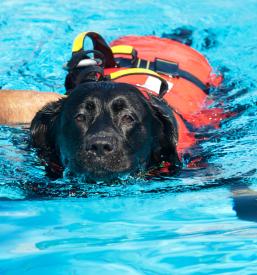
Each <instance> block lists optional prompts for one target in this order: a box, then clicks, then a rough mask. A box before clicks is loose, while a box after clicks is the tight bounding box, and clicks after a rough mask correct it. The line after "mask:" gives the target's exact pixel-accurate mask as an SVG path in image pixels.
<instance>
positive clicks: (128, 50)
mask: <svg viewBox="0 0 257 275" xmlns="http://www.w3.org/2000/svg"><path fill="white" fill-rule="evenodd" d="M111 49H112V53H113V54H129V55H132V54H133V50H134V48H133V47H132V46H128V45H117V46H113V47H111Z"/></svg>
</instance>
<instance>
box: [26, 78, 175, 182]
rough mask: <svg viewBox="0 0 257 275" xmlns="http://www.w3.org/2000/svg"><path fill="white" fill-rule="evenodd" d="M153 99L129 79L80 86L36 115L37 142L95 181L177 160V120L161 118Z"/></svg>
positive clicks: (34, 124) (34, 138)
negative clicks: (151, 100) (132, 84)
mask: <svg viewBox="0 0 257 275" xmlns="http://www.w3.org/2000/svg"><path fill="white" fill-rule="evenodd" d="M157 101H158V100H157V99H155V103H156V102H157ZM155 103H152V104H151V103H150V100H147V99H146V98H145V97H144V96H143V95H142V94H141V92H140V91H139V90H137V89H136V88H135V87H134V86H131V85H128V84H123V83H113V82H98V83H87V84H83V85H80V86H78V87H77V88H76V89H75V90H74V91H73V92H72V94H71V95H70V96H69V97H67V98H66V99H64V100H61V101H60V102H57V103H53V104H50V105H48V106H46V107H45V108H44V109H42V110H41V111H40V112H39V113H38V114H37V115H36V117H35V118H34V120H33V122H32V127H31V129H32V137H33V140H34V144H35V145H36V146H37V147H40V148H43V147H44V146H45V147H47V148H48V151H55V152H56V154H57V155H58V156H59V158H60V161H61V163H62V165H63V166H65V167H69V169H70V170H71V171H73V172H75V173H77V174H84V175H86V176H87V177H89V178H91V179H94V180H102V179H106V178H110V177H111V178H113V177H119V176H122V175H124V174H134V173H137V172H138V171H140V170H144V169H147V168H148V167H150V166H152V165H156V164H158V163H160V162H161V161H162V160H166V161H167V158H168V160H169V161H172V162H173V163H174V162H177V161H178V158H177V153H176V139H177V134H176V125H175V122H174V119H173V117H172V118H171V117H170V118H167V117H166V118H164V117H162V116H163V114H162V112H161V108H160V106H158V108H156V107H157V105H156V104H155ZM154 106H155V107H154ZM166 116H167V114H166ZM42 129H43V131H42ZM165 135H168V136H165Z"/></svg>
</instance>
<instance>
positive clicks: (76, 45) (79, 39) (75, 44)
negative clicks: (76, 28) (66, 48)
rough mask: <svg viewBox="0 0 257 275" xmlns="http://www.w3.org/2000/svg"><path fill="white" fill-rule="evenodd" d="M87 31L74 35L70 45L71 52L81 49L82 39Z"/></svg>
mask: <svg viewBox="0 0 257 275" xmlns="http://www.w3.org/2000/svg"><path fill="white" fill-rule="evenodd" d="M88 33H89V32H82V33H80V34H78V35H77V36H76V38H75V39H74V41H73V45H72V52H73V53H74V52H78V51H80V50H82V49H83V46H84V39H85V37H86V36H87V34H88Z"/></svg>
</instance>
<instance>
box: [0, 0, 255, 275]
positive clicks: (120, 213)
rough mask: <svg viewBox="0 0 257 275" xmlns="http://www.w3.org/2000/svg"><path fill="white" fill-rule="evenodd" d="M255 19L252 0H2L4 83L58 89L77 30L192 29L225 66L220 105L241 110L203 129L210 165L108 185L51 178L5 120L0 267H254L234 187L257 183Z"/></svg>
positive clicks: (26, 270)
mask: <svg viewBox="0 0 257 275" xmlns="http://www.w3.org/2000/svg"><path fill="white" fill-rule="evenodd" d="M132 3H133V4H132ZM256 25H257V2H256V0H252V1H251V0H246V1H238V0H234V1H232V0H228V1H223V0H216V1H210V0H209V1H204V0H201V1H200V0H199V1H196V0H194V1H190V0H187V1H182V0H174V1H162V0H159V1H150V0H144V1H133V2H130V1H127V2H125V1H120V0H117V1H114V2H111V1H105V2H104V1H102V2H101V1H100V2H97V1H89V0H88V1H64V0H62V1H61V0H57V1H50V0H48V1H47V0H44V1H41V2H40V1H31V0H2V1H1V5H0V32H1V37H0V86H1V88H2V89H35V90H40V91H56V92H59V93H63V92H64V88H63V82H64V77H65V72H64V71H63V70H62V69H61V67H62V64H63V63H64V62H65V61H67V59H68V58H69V57H70V48H71V44H72V40H73V39H74V37H75V36H76V35H77V34H78V33H79V32H82V31H85V30H94V31H97V32H100V33H101V34H102V35H103V36H104V37H105V38H106V39H107V40H108V41H109V42H110V41H111V40H113V39H115V38H118V37H119V36H122V35H125V34H140V35H146V34H155V35H158V36H162V35H163V34H169V33H172V31H173V30H174V29H176V28H178V27H187V28H188V29H191V30H192V31H193V34H192V41H193V44H192V46H193V47H194V48H196V49H197V50H199V51H201V52H202V53H203V54H205V56H207V58H208V59H209V60H210V63H211V64H212V65H213V67H214V68H215V70H222V71H224V74H225V84H224V89H223V90H222V91H214V92H213V93H212V94H211V96H212V97H214V98H215V101H216V105H220V104H222V105H223V107H224V108H225V109H227V110H232V111H233V110H234V111H237V112H239V111H240V112H239V114H238V115H237V116H236V117H234V118H233V119H230V120H228V121H226V122H224V123H223V125H222V128H221V129H219V130H215V131H212V132H209V133H208V134H209V136H210V139H209V140H206V141H205V142H203V143H202V150H201V155H202V156H205V157H207V158H208V165H207V167H206V168H202V169H184V170H183V171H182V173H181V175H179V176H177V177H173V178H171V179H166V180H165V181H164V180H152V181H144V180H130V181H128V182H123V183H120V184H115V183H110V184H109V185H107V184H105V185H103V184H88V185H85V184H84V185H82V186H81V185H80V186H76V184H77V183H76V182H74V181H72V180H70V179H60V180H58V181H56V182H51V181H50V180H49V179H46V178H45V173H44V167H43V166H42V165H41V163H40V161H39V159H38V158H37V156H36V154H35V152H34V151H33V149H30V148H28V139H29V134H28V131H27V130H26V129H24V128H23V127H22V126H19V127H18V126H17V127H8V126H0V197H1V200H0V248H1V249H0V274H38V275H39V274H49V275H50V274H231V273H233V274H240V275H241V274H256V273H257V254H256V248H257V240H256V235H257V223H255V222H251V221H247V220H246V219H245V220H243V219H239V218H238V217H237V215H236V212H235V211H234V210H233V199H232V193H231V190H230V189H231V186H236V185H241V184H245V185H249V187H250V188H251V190H252V192H254V190H256V191H257V172H256V163H257V154H256V153H257V150H256V148H257V141H256V140H257V122H256V115H257V108H256V103H257V87H256V80H257V77H256V69H257V32H256ZM225 87H230V89H225ZM35 186H36V187H37V189H38V192H36V194H37V195H35V192H34V193H33V192H32V191H31V189H32V188H33V187H35ZM74 188H75V189H76V190H79V191H77V192H74ZM251 210H252V211H253V212H257V208H251ZM255 210H256V211H255Z"/></svg>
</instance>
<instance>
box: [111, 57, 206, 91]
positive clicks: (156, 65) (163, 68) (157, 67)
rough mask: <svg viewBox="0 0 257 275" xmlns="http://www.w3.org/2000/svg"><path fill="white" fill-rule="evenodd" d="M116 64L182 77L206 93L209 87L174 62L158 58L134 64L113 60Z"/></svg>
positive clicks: (124, 59) (123, 60)
mask: <svg viewBox="0 0 257 275" xmlns="http://www.w3.org/2000/svg"><path fill="white" fill-rule="evenodd" d="M115 60H116V63H117V64H118V65H119V66H120V67H125V68H131V67H132V68H133V67H134V68H144V69H150V70H153V71H155V72H157V73H160V74H165V75H169V76H173V77H182V78H184V79H186V80H188V81H190V82H192V83H194V84H195V85H196V86H197V87H199V88H200V89H201V90H203V91H204V92H208V90H209V87H208V86H207V85H205V84H204V83H203V82H202V81H201V80H200V79H198V78H197V77H195V76H194V75H193V74H191V73H189V72H187V71H184V70H181V69H180V68H179V65H178V64H177V63H175V62H171V61H166V60H162V59H159V58H156V59H155V61H153V62H149V61H147V60H144V59H137V60H136V61H135V62H133V63H132V62H131V59H127V58H115Z"/></svg>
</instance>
